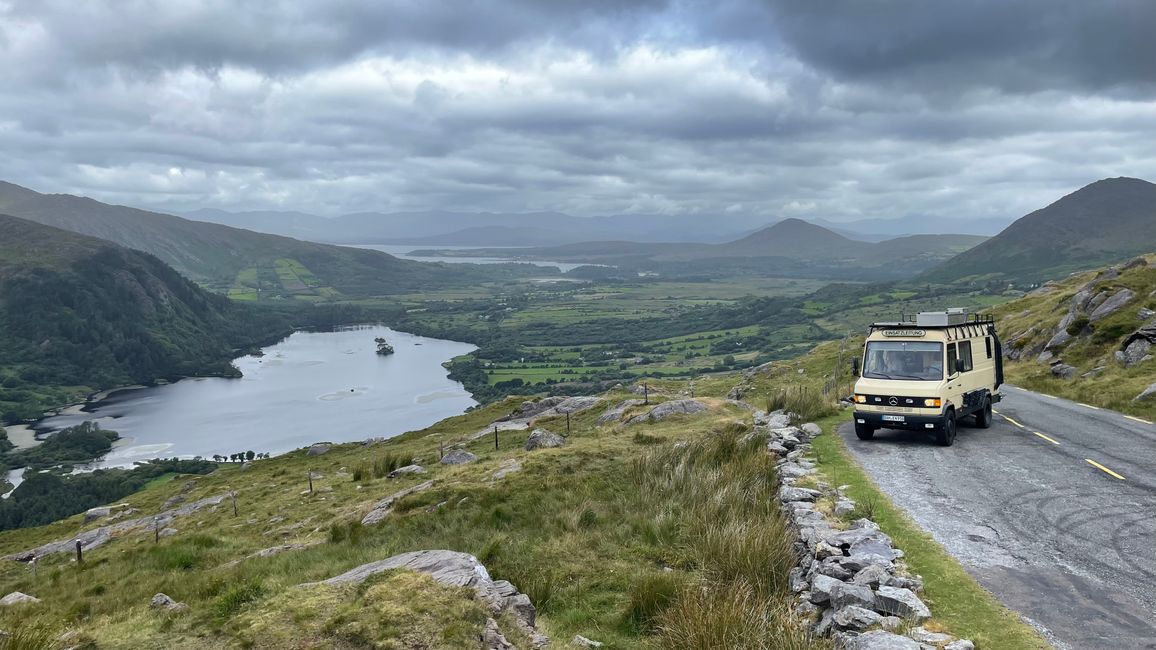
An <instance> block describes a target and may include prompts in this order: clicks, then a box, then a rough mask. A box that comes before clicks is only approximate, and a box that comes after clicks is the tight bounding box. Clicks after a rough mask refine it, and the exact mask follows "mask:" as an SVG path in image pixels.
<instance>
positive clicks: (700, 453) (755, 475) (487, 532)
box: [0, 393, 823, 649]
mask: <svg viewBox="0 0 1156 650" xmlns="http://www.w3.org/2000/svg"><path fill="white" fill-rule="evenodd" d="M627 396H628V394H626V393H619V394H614V395H611V396H609V397H610V398H611V399H612V400H618V399H625V398H626V397H627ZM520 401H521V400H520V399H511V400H507V401H504V402H499V403H495V404H493V405H491V406H488V407H486V408H483V409H478V410H475V411H472V412H470V413H468V414H465V415H462V416H459V417H456V418H451V419H449V420H446V421H443V422H440V423H438V424H436V425H434V426H432V427H430V428H428V429H424V430H421V431H416V432H412V433H409V434H406V435H403V436H400V437H398V438H396V439H393V440H391V441H387V442H384V443H377V444H374V445H372V446H369V447H365V446H363V445H360V444H349V445H338V446H335V447H333V449H332V451H330V452H329V453H327V454H325V455H323V456H317V457H309V456H306V455H305V454H304V452H301V451H299V452H295V453H291V454H287V455H285V456H281V457H277V458H274V459H270V460H263V461H256V462H254V463H253V464H252V465H251V467H250V468H249V469H246V470H243V471H242V470H241V469H240V468H239V467H237V466H234V465H230V466H227V467H223V468H222V469H220V470H218V471H217V472H216V473H214V474H212V475H209V476H205V477H199V478H194V479H190V481H191V483H192V488H191V490H190V491H189V492H188V493H187V494H185V496H186V498H187V499H189V500H190V501H191V500H194V499H199V498H204V497H207V496H211V495H215V494H223V493H225V492H227V491H228V490H231V489H235V490H237V492H238V496H237V503H238V509H239V516H237V517H234V516H233V512H232V507H231V504H230V503H229V502H228V501H226V503H225V504H224V505H223V506H222V507H221V508H217V509H216V510H203V511H201V512H198V513H196V514H194V515H190V516H188V517H182V518H179V519H177V520H175V521H173V522H171V523H170V524H169V525H170V526H172V527H173V528H176V529H177V531H178V532H177V534H175V535H173V536H172V537H168V538H162V539H161V540H160V542H159V543H155V542H154V540H153V534H152V531H151V530H144V531H138V532H133V533H129V534H125V535H122V536H119V537H117V538H116V539H114V540H112V541H111V542H109V543H108V544H106V545H104V546H102V547H100V548H97V549H93V550H90V551H89V552H88V553H86V554H85V562H84V564H83V565H82V566H76V565H75V564H74V563H72V562H71V561H70V559H69V557H68V556H67V555H58V556H50V557H46V558H43V559H42V560H40V561H39V562H38V563H37V566H36V570H35V571H31V570H30V569H29V567H27V566H25V565H22V564H18V563H15V562H7V563H0V582H2V583H3V585H2V587H3V589H5V593H7V592H9V591H15V590H19V591H23V592H25V593H30V594H33V595H35V596H37V597H39V598H41V599H43V602H42V603H41V604H39V605H36V606H33V607H31V608H21V609H16V610H8V611H5V612H0V628H3V629H9V628H10V626H13V625H16V624H19V623H21V622H29V621H33V620H36V621H42V622H44V623H45V624H47V625H49V626H50V627H51V629H52V632H53V634H54V635H59V634H60V633H61V632H63V631H64V630H65V629H70V630H73V631H74V633H75V635H76V641H75V642H76V643H78V644H82V645H83V644H84V643H91V644H93V645H95V646H96V647H102V648H135V647H171V648H190V649H191V648H196V649H202V648H215V647H222V646H242V647H246V646H247V647H258V648H270V647H284V644H283V642H284V641H285V639H288V638H292V639H300V640H301V644H300V647H333V646H341V644H346V645H350V646H351V647H362V646H373V645H374V644H377V646H376V647H394V646H391V645H390V644H391V643H392V644H395V645H396V646H400V647H412V646H413V645H415V644H416V645H422V644H424V645H425V647H447V648H455V647H461V648H472V647H476V638H477V634H478V633H480V624H481V623H483V622H484V618H479V617H478V610H477V609H476V603H475V604H471V603H472V602H473V601H469V600H465V599H463V598H462V597H461V594H460V593H458V592H455V591H454V590H451V589H445V588H442V587H440V586H438V585H435V584H432V583H429V582H428V581H422V580H421V579H420V578H419V577H416V576H412V575H411V574H398V575H392V576H385V577H383V578H381V581H380V582H374V583H371V584H368V585H366V586H365V587H364V588H362V589H353V590H326V589H308V588H298V587H297V585H300V584H302V583H306V582H314V581H317V580H321V579H324V578H328V577H331V576H333V575H336V574H338V573H341V572H343V571H345V570H348V569H349V568H352V567H354V566H357V565H359V564H362V563H365V562H370V561H374V560H379V559H382V558H385V557H388V556H391V555H394V554H396V553H399V552H404V551H409V550H418V549H423V548H447V549H454V550H460V551H464V552H468V553H472V554H474V555H476V556H477V557H478V558H479V559H480V560H481V561H482V562H483V563H484V564H485V565H486V566H487V567H488V569H489V570H490V572H491V574H492V575H493V576H494V577H495V578H496V579H508V580H510V581H511V582H513V583H514V584H515V585H517V586H518V587H519V588H520V589H521V590H522V591H524V592H525V593H527V594H529V595H530V596H531V597H532V598H533V600H534V603H535V605H536V606H537V607H538V610H539V615H540V621H541V627H542V630H543V631H544V632H545V633H547V634H549V635H550V636H551V637H552V638H554V639H555V642H556V643H564V642H565V640H567V639H570V638H572V637H573V636H574V635H575V634H583V635H584V636H588V637H590V638H595V639H598V640H600V641H603V642H605V643H606V644H607V647H617V648H633V647H653V648H660V647H671V643H672V642H674V641H677V645H679V646H680V647H703V648H705V647H711V646H710V645H709V643H708V640H710V639H717V638H719V637H718V635H719V634H722V633H723V632H724V631H725V630H723V628H722V627H721V626H720V621H732V622H733V621H734V620H740V621H745V622H746V623H747V624H750V625H752V626H753V625H754V624H755V623H758V622H759V621H762V623H760V625H761V626H762V627H759V626H754V627H751V629H750V630H748V631H746V632H744V634H745V635H746V636H745V637H744V638H747V639H750V638H752V635H754V634H756V633H758V634H761V635H762V636H764V637H765V636H766V635H768V634H771V633H772V632H775V633H776V634H779V633H782V634H788V635H789V638H791V639H794V640H795V641H792V642H791V643H792V644H793V645H788V644H785V643H778V642H774V643H771V645H767V646H766V647H770V648H795V647H823V646H822V645H821V644H820V645H818V646H809V645H805V643H810V642H809V641H806V637H805V635H803V636H799V635H801V634H803V632H802V631H800V630H798V629H796V627H794V626H793V624H792V623H790V622H789V621H787V620H786V619H784V618H782V616H781V614H782V613H783V612H784V611H785V605H786V603H787V596H786V594H785V593H784V590H783V588H782V585H783V580H784V578H783V576H784V571H785V567H786V566H787V564H786V562H787V560H785V559H784V556H783V549H784V548H785V546H784V545H785V544H787V542H786V540H785V538H784V537H783V534H782V528H781V527H782V522H781V521H780V519H779V515H778V511H777V508H776V507H775V506H774V499H773V498H772V497H773V483H772V479H773V473H772V466H771V459H770V458H769V457H768V456H767V455H766V454H764V453H762V452H761V449H755V448H750V449H748V448H747V447H744V446H743V445H742V444H740V443H739V442H738V439H739V436H740V435H741V433H742V432H743V431H745V427H744V426H743V425H737V424H735V423H736V421H739V420H743V419H746V418H748V417H749V416H748V415H747V414H746V413H745V412H743V411H741V410H739V409H737V408H735V407H733V406H729V405H727V404H725V403H724V402H722V401H712V404H713V407H712V409H711V410H710V411H708V412H705V413H702V414H698V415H696V416H684V417H677V418H671V419H670V420H667V421H664V422H661V423H653V424H645V425H636V426H635V427H630V428H626V429H624V430H621V431H620V430H618V429H617V428H616V427H613V426H605V427H599V426H596V425H595V423H594V420H595V419H596V418H597V417H598V415H600V413H601V410H600V409H594V410H591V411H588V412H585V413H581V414H578V415H576V416H574V417H572V418H571V425H572V433H571V435H570V436H569V438H568V440H567V444H566V445H565V446H564V447H562V448H558V449H549V450H540V451H535V452H525V451H524V450H523V445H524V444H525V441H526V437H527V435H528V433H529V432H527V431H509V432H502V433H501V435H500V436H499V444H498V449H494V446H493V439H492V438H491V437H488V436H487V437H485V438H483V439H480V440H477V441H473V442H467V441H466V440H465V439H466V437H467V436H468V435H469V434H471V433H473V432H476V431H478V430H481V429H483V428H484V427H485V426H486V425H487V424H488V423H489V422H491V421H492V420H494V419H495V418H497V417H500V416H501V415H504V414H505V413H508V412H509V411H510V410H511V409H512V408H513V407H514V406H515V405H517V404H519V403H520ZM540 425H541V426H544V427H546V428H551V429H553V430H555V431H559V430H565V423H564V421H563V420H558V419H556V420H554V421H545V422H541V423H540ZM319 436H322V437H323V436H324V434H323V432H319ZM677 440H685V441H689V442H690V443H691V444H690V446H688V447H685V448H675V447H674V446H673V445H672V443H673V442H674V441H677ZM455 443H459V444H463V445H464V446H465V447H466V448H468V449H469V450H470V451H472V452H473V453H475V454H477V455H478V457H479V459H478V461H477V462H475V463H471V464H468V465H464V466H458V467H450V466H443V465H440V464H438V463H437V458H438V454H439V448H440V447H442V446H443V445H446V446H449V445H453V444H455ZM748 446H749V444H748ZM512 458H517V459H518V460H519V461H520V462H521V463H522V464H523V469H522V470H521V471H519V472H515V473H513V474H510V475H509V476H507V477H506V478H504V479H502V480H501V481H497V482H495V481H494V480H493V479H492V474H493V472H494V471H495V470H497V469H499V468H500V467H502V462H503V461H505V460H508V459H512ZM411 459H412V460H416V462H419V463H420V464H422V465H424V466H425V467H426V469H427V473H426V474H424V475H420V476H412V475H407V476H404V477H402V478H398V479H388V478H383V477H384V475H385V474H386V473H387V472H388V470H389V469H390V468H392V467H394V466H397V465H398V464H401V463H406V462H409V461H410V460H411ZM671 463H673V464H674V465H676V466H678V467H681V468H683V469H680V470H679V471H678V472H676V473H675V474H673V475H672V474H670V473H669V472H667V471H666V467H667V466H668V465H669V464H671ZM307 472H312V473H314V475H315V476H317V475H319V478H314V487H315V491H314V493H313V494H302V492H303V491H305V490H306V487H307V481H306V473H307ZM355 477H356V478H357V479H358V480H353V479H354V478H355ZM430 479H432V480H434V481H435V485H434V487H433V488H431V489H429V490H426V491H424V492H419V493H415V494H413V495H410V496H409V497H406V498H405V499H402V500H401V501H399V502H398V503H397V504H396V505H395V509H394V512H393V513H392V514H391V515H390V516H389V519H388V520H387V521H386V522H385V523H383V524H382V525H379V526H368V527H366V526H361V525H360V519H361V517H362V516H363V515H364V514H365V513H366V512H367V511H368V509H369V508H370V507H371V505H372V504H373V503H375V502H376V501H378V500H380V499H382V498H383V497H385V496H387V495H389V494H392V493H394V492H396V491H398V490H400V489H402V488H404V487H407V486H411V485H414V484H416V483H418V482H420V481H424V480H430ZM190 481H185V480H179V481H169V482H165V483H156V484H153V485H151V486H149V487H148V488H147V489H145V490H143V491H142V492H140V493H138V494H135V495H132V496H130V497H129V498H127V499H124V501H127V502H128V503H129V505H130V506H131V507H134V508H137V509H139V510H140V512H141V513H142V514H143V515H145V516H147V515H149V514H151V513H154V512H157V511H158V510H159V509H160V508H161V504H162V503H164V501H165V500H167V499H168V498H170V497H172V496H174V495H175V494H177V493H178V492H180V491H181V490H183V489H184V487H183V486H184V485H185V484H186V483H189V482H190ZM95 525H97V524H95V523H94V524H89V526H95ZM81 527H82V523H81V518H80V517H79V516H77V517H72V518H70V519H68V520H64V521H62V522H57V523H55V524H51V525H49V526H43V527H39V528H31V529H24V530H20V531H8V532H5V533H0V554H5V553H12V552H16V551H19V550H23V549H27V548H31V547H33V546H36V545H38V544H41V543H44V542H47V541H50V540H55V539H68V538H69V537H71V536H72V535H75V534H76V532H77V531H78V530H80V529H81ZM279 544H313V545H312V546H310V547H309V548H307V549H304V550H297V551H290V552H285V553H281V554H279V555H275V556H272V557H268V558H257V559H245V558H246V557H247V556H249V555H250V554H252V553H254V552H255V551H258V550H260V549H264V548H268V547H271V546H275V545H279ZM237 560H240V562H239V563H236V564H231V563H233V562H236V561H237ZM768 563H769V564H768ZM665 567H669V568H671V569H672V571H666V570H664V568H665ZM768 569H771V570H770V571H768ZM671 573H673V574H674V575H673V576H671V575H668V574H671ZM704 589H705V591H704ZM399 590H400V593H399ZM158 591H159V592H164V593H166V594H168V595H170V596H172V597H173V598H174V599H176V600H178V601H180V602H184V603H187V604H188V605H189V610H188V611H187V612H185V613H182V614H161V613H158V612H156V611H153V610H150V609H149V608H148V605H147V603H148V601H149V599H150V598H151V597H152V595H153V594H155V593H157V592H158ZM413 594H422V597H421V598H414V597H412V596H413ZM736 603H747V604H748V605H750V606H751V607H750V609H749V610H748V611H749V613H748V614H745V615H744V614H742V613H741V612H740V611H739V610H737V609H735V605H736ZM676 607H677V610H675V609H674V608H676ZM670 611H677V612H678V614H677V615H671V614H668V612H670ZM726 611H729V612H730V614H729V616H732V617H733V616H740V618H739V619H733V618H730V619H728V618H723V617H721V613H722V612H726ZM761 614H767V615H770V614H774V615H775V616H776V618H774V619H765V620H764V619H763V618H761ZM451 628H452V629H451ZM504 629H512V627H509V626H506V627H505V628H504ZM445 630H448V631H446V632H445V635H444V636H439V635H441V634H442V631H445ZM760 630H761V632H760ZM696 639H698V640H697V641H696ZM799 639H803V641H799ZM799 643H804V645H799ZM359 644H360V645H359Z"/></svg>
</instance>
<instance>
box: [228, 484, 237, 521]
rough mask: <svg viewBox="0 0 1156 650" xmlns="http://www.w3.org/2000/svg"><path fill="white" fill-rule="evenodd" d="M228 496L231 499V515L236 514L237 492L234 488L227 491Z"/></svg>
mask: <svg viewBox="0 0 1156 650" xmlns="http://www.w3.org/2000/svg"><path fill="white" fill-rule="evenodd" d="M229 496H230V497H232V499H233V516H234V517H236V516H237V492H236V491H235V490H230V491H229Z"/></svg>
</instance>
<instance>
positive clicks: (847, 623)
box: [833, 605, 883, 630]
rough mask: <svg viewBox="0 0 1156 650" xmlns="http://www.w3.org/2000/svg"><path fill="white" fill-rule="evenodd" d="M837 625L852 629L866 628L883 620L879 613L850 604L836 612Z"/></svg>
mask: <svg viewBox="0 0 1156 650" xmlns="http://www.w3.org/2000/svg"><path fill="white" fill-rule="evenodd" d="M833 620H834V621H835V625H838V626H839V627H841V628H845V629H851V630H865V629H867V628H869V627H871V626H872V625H876V624H878V623H879V622H880V621H882V620H883V617H882V616H880V615H879V614H877V613H875V612H873V611H871V610H869V609H867V608H864V607H859V606H857V605H850V606H848V607H844V608H842V609H840V610H838V611H836V612H835V616H834V619H833Z"/></svg>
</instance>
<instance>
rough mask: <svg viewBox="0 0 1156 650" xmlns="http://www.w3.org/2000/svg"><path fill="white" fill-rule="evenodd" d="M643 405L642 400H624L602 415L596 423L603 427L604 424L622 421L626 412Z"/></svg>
mask: <svg viewBox="0 0 1156 650" xmlns="http://www.w3.org/2000/svg"><path fill="white" fill-rule="evenodd" d="M643 404H644V402H643V400H640V399H628V400H623V401H621V402H619V403H617V404H615V405H614V406H612V407H611V408H609V409H607V410H606V412H605V413H603V414H602V415H600V416H598V420H597V422H596V423H597V424H598V425H603V424H609V423H611V422H618V421H619V420H621V419H622V416H623V415H625V414H626V411H628V410H630V409H631V408H633V407H635V406H642V405H643Z"/></svg>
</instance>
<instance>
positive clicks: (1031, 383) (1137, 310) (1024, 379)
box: [994, 255, 1156, 416]
mask: <svg viewBox="0 0 1156 650" xmlns="http://www.w3.org/2000/svg"><path fill="white" fill-rule="evenodd" d="M1154 262H1156V256H1152V255H1149V256H1146V257H1137V258H1134V259H1133V260H1131V261H1129V262H1126V263H1124V264H1120V265H1117V266H1111V267H1106V268H1103V269H1100V270H1097V271H1090V272H1086V273H1079V274H1075V275H1072V276H1070V277H1068V278H1066V279H1064V280H1060V281H1052V282H1048V283H1046V284H1044V285H1043V286H1041V287H1040V288H1039V289H1036V290H1035V291H1032V292H1031V293H1029V294H1028V295H1026V296H1024V297H1023V298H1021V299H1019V300H1015V301H1012V302H1009V303H1007V304H1004V305H1001V306H1000V307H998V308H997V309H995V310H994V313H995V315H996V318H997V320H998V326H999V331H1000V332H1001V334H1002V336H1003V340H1004V354H1005V355H1006V356H1007V358H1008V359H1010V360H1011V361H1012V363H1010V364H1008V374H1009V378H1010V380H1011V381H1012V382H1013V383H1017V384H1020V385H1022V386H1024V387H1026V388H1032V389H1033V390H1041V391H1043V392H1049V393H1052V394H1057V395H1062V396H1065V397H1071V398H1072V399H1076V400H1078V401H1083V402H1092V403H1094V404H1097V405H1099V406H1106V407H1110V408H1113V409H1117V410H1120V411H1123V412H1126V413H1134V414H1142V415H1145V416H1153V415H1156V384H1153V383H1152V382H1153V381H1154V380H1156V360H1154V359H1153V353H1154V352H1156V351H1154V350H1153V349H1152V346H1153V344H1156V265H1154Z"/></svg>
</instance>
